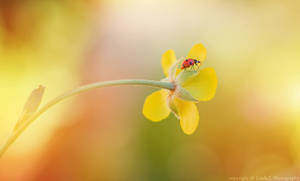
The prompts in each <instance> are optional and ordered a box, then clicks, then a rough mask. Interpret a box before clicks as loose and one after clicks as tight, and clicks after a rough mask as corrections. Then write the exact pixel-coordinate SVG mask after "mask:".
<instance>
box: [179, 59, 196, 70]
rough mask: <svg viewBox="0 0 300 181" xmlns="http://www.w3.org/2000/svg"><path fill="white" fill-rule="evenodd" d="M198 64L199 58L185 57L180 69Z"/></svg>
mask: <svg viewBox="0 0 300 181" xmlns="http://www.w3.org/2000/svg"><path fill="white" fill-rule="evenodd" d="M198 64H200V61H199V60H196V59H192V58H188V59H185V60H184V61H183V62H182V64H181V69H186V68H189V67H193V66H194V65H198Z"/></svg>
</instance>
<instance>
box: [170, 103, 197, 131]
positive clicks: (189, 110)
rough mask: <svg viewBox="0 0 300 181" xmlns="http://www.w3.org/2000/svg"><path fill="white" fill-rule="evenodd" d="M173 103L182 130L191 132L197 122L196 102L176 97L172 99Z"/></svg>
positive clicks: (195, 127)
mask: <svg viewBox="0 0 300 181" xmlns="http://www.w3.org/2000/svg"><path fill="white" fill-rule="evenodd" d="M174 104H175V105H176V108H177V111H178V115H179V117H180V126H181V129H182V131H183V132H184V133H185V134H187V135H191V134H193V133H194V132H195V130H196V129H197V127H198V124H199V113H198V109H197V106H196V104H195V103H193V102H190V101H184V100H181V99H178V98H175V99H174Z"/></svg>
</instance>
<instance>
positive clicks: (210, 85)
mask: <svg viewBox="0 0 300 181" xmlns="http://www.w3.org/2000/svg"><path fill="white" fill-rule="evenodd" d="M217 85H218V80H217V75H216V72H215V70H214V69H213V68H205V69H202V70H200V71H199V72H198V74H197V75H195V76H193V77H191V78H190V79H188V80H187V81H186V82H183V83H182V87H183V88H185V89H186V90H187V91H188V92H189V93H190V94H191V95H192V96H193V97H195V98H196V99H197V100H198V101H208V100H210V99H212V98H213V97H214V96H215V93H216V89H217Z"/></svg>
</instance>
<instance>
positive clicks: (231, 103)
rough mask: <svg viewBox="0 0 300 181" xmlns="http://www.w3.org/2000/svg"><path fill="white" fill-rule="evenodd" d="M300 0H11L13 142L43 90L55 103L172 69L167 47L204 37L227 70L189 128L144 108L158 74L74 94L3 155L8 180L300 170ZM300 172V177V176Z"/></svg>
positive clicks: (4, 61) (7, 51) (7, 10)
mask: <svg viewBox="0 0 300 181" xmlns="http://www.w3.org/2000/svg"><path fill="white" fill-rule="evenodd" d="M299 7H300V2H299V1H297V0H285V1H282V0H260V1H258V0H211V1H204V0H198V1H196V0H185V1H172V0H166V1H161V0H151V1H147V0H123V1H121V0H102V1H98V0H72V1H71V0H43V1H39V0H12V1H5V0H1V1H0V100H1V103H0V110H1V111H0V143H3V142H4V141H5V139H6V138H7V137H8V135H9V133H10V131H11V129H12V128H13V126H14V124H15V122H16V120H17V119H18V116H19V115H20V113H21V112H22V108H23V105H24V103H25V101H26V99H27V97H28V95H29V94H30V92H31V91H32V90H33V89H34V88H35V87H37V86H38V85H40V84H41V85H44V86H46V93H45V95H44V99H43V103H45V102H47V101H48V100H50V99H51V98H53V97H55V96H57V95H58V94H61V93H62V92H64V91H66V90H69V89H71V88H74V87H77V86H79V85H83V84H87V83H91V82H95V81H105V80H114V79H126V78H141V79H154V80H160V79H161V78H163V76H164V75H163V73H162V70H161V67H160V59H161V55H162V54H163V53H164V52H165V51H166V50H168V49H171V48H172V49H174V50H175V52H176V54H177V57H182V56H185V55H186V54H187V53H188V51H189V49H190V48H191V47H192V46H193V45H194V44H196V43H199V42H201V43H203V44H204V45H205V46H206V48H207V51H208V55H207V61H206V62H205V65H204V66H203V67H214V68H215V70H216V72H217V75H218V80H219V84H218V89H217V93H216V96H215V98H214V99H213V100H212V101H209V102H201V103H199V104H198V107H199V112H200V124H199V128H198V129H197V130H196V132H195V133H194V134H193V135H192V136H186V135H184V134H183V132H182V131H181V129H180V126H179V124H178V120H177V119H176V118H175V117H174V115H170V116H169V117H168V118H167V119H166V120H163V121H162V122H159V123H153V122H150V121H149V120H146V118H144V117H143V115H142V107H143V102H144V99H145V97H146V96H147V95H148V94H150V93H151V92H152V91H154V90H155V89H153V88H149V87H126V86H124V87H113V88H106V89H101V90H93V91H90V92H87V93H84V94H82V95H80V96H77V97H73V98H70V99H68V100H66V101H64V102H63V103H61V104H59V105H57V106H55V107H54V108H53V109H51V110H49V111H48V112H47V113H45V114H44V115H42V116H41V117H40V118H39V119H38V120H37V121H36V122H35V123H34V124H32V125H31V126H30V128H29V129H27V130H26V131H25V133H24V134H23V135H22V136H21V137H20V139H18V140H17V141H16V143H15V144H14V145H13V146H12V147H11V148H10V149H9V150H8V152H7V153H6V154H5V155H4V157H3V158H1V161H0V180H1V181H20V180H21V181H40V180H43V181H54V180H55V181H67V180H68V181H69V180H70V181H94V180H101V181H102V180H103V181H106V180H108V181H119V180H122V181H132V180H145V181H153V180H159V181H160V180H161V181H167V180H170V181H173V180H174V181H176V180H178V181H183V180H184V181H194V180H195V181H196V180H197V181H198V180H199V181H200V180H205V181H222V180H224V181H225V180H230V177H237V176H240V177H243V176H300V145H299V141H300V70H299V68H300V33H299V32H300V21H299V19H300V13H299ZM298 178H300V177H298Z"/></svg>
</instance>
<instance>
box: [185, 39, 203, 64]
mask: <svg viewBox="0 0 300 181" xmlns="http://www.w3.org/2000/svg"><path fill="white" fill-rule="evenodd" d="M186 58H192V59H196V60H199V61H200V64H202V63H203V62H204V60H205V58H206V48H205V47H204V46H203V45H202V44H201V43H199V44H196V45H194V46H193V48H192V49H191V50H190V52H189V54H188V56H187V57H186Z"/></svg>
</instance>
